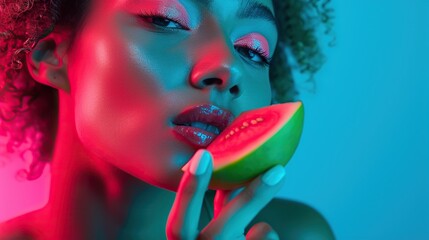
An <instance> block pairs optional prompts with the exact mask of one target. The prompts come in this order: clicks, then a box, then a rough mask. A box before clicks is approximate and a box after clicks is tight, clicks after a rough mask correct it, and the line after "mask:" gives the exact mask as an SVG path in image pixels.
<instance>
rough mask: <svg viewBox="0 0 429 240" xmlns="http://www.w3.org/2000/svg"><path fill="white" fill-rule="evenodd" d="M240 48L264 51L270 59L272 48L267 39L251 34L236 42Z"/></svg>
mask: <svg viewBox="0 0 429 240" xmlns="http://www.w3.org/2000/svg"><path fill="white" fill-rule="evenodd" d="M235 44H236V45H239V46H247V47H249V48H251V49H262V50H263V51H264V52H265V55H266V56H265V57H267V58H268V57H270V46H269V45H268V41H267V39H265V37H263V36H262V35H261V34H258V33H251V34H248V35H246V36H244V37H241V38H240V39H238V40H237V41H236V42H235Z"/></svg>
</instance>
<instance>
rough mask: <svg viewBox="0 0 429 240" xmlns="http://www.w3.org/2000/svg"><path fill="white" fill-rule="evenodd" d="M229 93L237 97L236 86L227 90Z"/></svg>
mask: <svg viewBox="0 0 429 240" xmlns="http://www.w3.org/2000/svg"><path fill="white" fill-rule="evenodd" d="M229 92H230V93H231V94H232V95H237V94H238V86H237V85H235V86H234V87H232V88H230V89H229Z"/></svg>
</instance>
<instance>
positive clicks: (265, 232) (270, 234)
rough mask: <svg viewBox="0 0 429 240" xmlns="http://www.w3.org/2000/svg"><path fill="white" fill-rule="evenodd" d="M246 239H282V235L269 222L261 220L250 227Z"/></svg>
mask: <svg viewBox="0 0 429 240" xmlns="http://www.w3.org/2000/svg"><path fill="white" fill-rule="evenodd" d="M246 240H280V237H279V235H278V234H277V233H276V231H274V229H273V228H272V227H271V226H270V225H269V224H268V223H265V222H260V223H257V224H255V225H253V226H252V228H250V230H249V232H248V233H247V234H246Z"/></svg>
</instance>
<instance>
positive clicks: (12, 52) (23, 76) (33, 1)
mask: <svg viewBox="0 0 429 240" xmlns="http://www.w3.org/2000/svg"><path fill="white" fill-rule="evenodd" d="M88 3H89V0H80V1H76V0H0V138H6V144H5V146H4V148H5V150H4V151H5V152H7V153H14V152H17V151H19V152H20V156H21V158H22V159H23V160H24V155H25V154H28V153H30V155H31V156H30V162H31V164H30V166H29V168H28V169H22V170H21V171H19V172H18V174H19V175H20V176H21V177H23V178H25V179H27V180H34V179H37V178H38V177H39V176H40V175H41V174H42V172H43V169H44V166H45V164H47V163H48V162H49V161H50V160H51V157H52V156H51V154H52V149H53V146H54V144H55V136H54V135H53V132H54V130H55V128H56V125H57V118H58V116H57V114H58V92H57V91H56V90H55V89H53V88H51V87H48V86H45V85H43V84H40V83H38V82H36V81H34V79H33V78H32V77H31V76H30V74H29V72H28V70H27V68H25V67H24V66H25V64H26V63H25V54H27V53H29V52H31V50H32V48H33V47H34V46H35V45H36V44H37V42H38V41H39V40H40V39H42V38H44V37H45V36H47V35H48V34H49V33H51V32H52V31H53V29H54V27H55V26H64V27H70V29H75V31H78V29H80V26H81V24H83V21H84V17H85V14H86V11H85V10H87V9H88ZM273 3H274V9H275V14H276V17H277V20H278V23H277V25H278V30H279V40H278V45H277V47H276V53H275V55H274V57H273V59H272V63H271V67H270V82H271V86H272V93H273V99H272V103H279V102H288V101H293V100H294V99H295V97H296V96H297V95H298V91H297V89H296V85H295V81H294V78H293V74H292V72H293V71H294V70H298V71H300V72H301V73H306V74H308V75H309V79H310V80H311V81H312V80H313V75H314V74H315V73H316V72H317V71H318V70H319V68H320V67H321V66H322V64H323V62H324V56H323V54H322V52H321V50H320V47H319V43H318V39H317V37H316V36H317V29H318V28H319V25H321V24H322V25H324V26H325V33H326V34H329V33H330V30H331V29H332V23H331V20H332V9H331V8H329V6H328V5H329V3H330V0H321V1H318V0H273ZM76 29H77V30H76ZM75 34H76V32H75V33H74V34H72V36H75ZM71 41H72V42H73V39H71ZM292 62H295V63H296V64H291V63H292ZM24 143H26V146H28V147H27V148H25V149H23V150H22V149H20V147H21V146H22V145H23V144H24ZM1 154H2V153H1V152H0V157H1ZM0 163H1V161H0Z"/></svg>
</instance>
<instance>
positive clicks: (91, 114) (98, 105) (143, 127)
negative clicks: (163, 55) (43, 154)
mask: <svg viewBox="0 0 429 240" xmlns="http://www.w3.org/2000/svg"><path fill="white" fill-rule="evenodd" d="M105 36H110V37H109V38H106V37H105ZM111 36H116V37H111ZM125 39H126V38H120V37H118V33H114V32H107V33H104V34H100V35H99V36H93V37H92V38H89V39H82V41H81V43H82V46H81V47H80V48H79V49H81V50H79V52H78V53H77V54H76V57H75V61H79V63H76V65H75V67H74V69H73V71H75V72H78V74H76V75H75V79H74V83H75V84H74V87H73V92H72V94H74V99H75V103H74V106H75V121H76V128H77V131H78V134H79V136H80V138H81V141H82V142H83V144H84V145H85V147H86V148H87V149H89V150H90V151H91V152H93V153H95V154H96V155H98V156H100V155H101V157H103V158H106V159H110V160H109V161H117V160H116V159H129V160H128V161H127V162H128V163H132V162H133V161H139V160H138V159H139V158H143V156H144V155H146V156H144V157H148V155H153V154H155V153H156V151H157V150H156V149H157V148H156V146H155V143H160V142H161V141H162V138H163V137H164V135H163V133H164V132H165V128H166V120H167V114H166V111H165V109H166V106H165V104H166V103H165V102H164V101H162V98H161V97H160V96H162V86H161V85H160V83H159V82H158V81H156V79H155V78H154V76H153V74H152V73H151V72H150V71H149V70H148V69H150V67H149V63H147V62H144V59H145V53H144V52H141V51H139V48H138V47H136V46H135V45H133V44H132V43H131V42H129V41H126V40H125ZM88 43H90V44H88ZM87 53H90V54H87ZM80 59H83V60H80ZM147 136H151V138H150V139H149V138H147ZM143 146H145V147H144V148H143ZM148 149H152V150H153V152H150V151H146V150H148ZM139 156H140V157H139ZM119 164H123V163H119ZM134 167H135V166H134Z"/></svg>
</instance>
